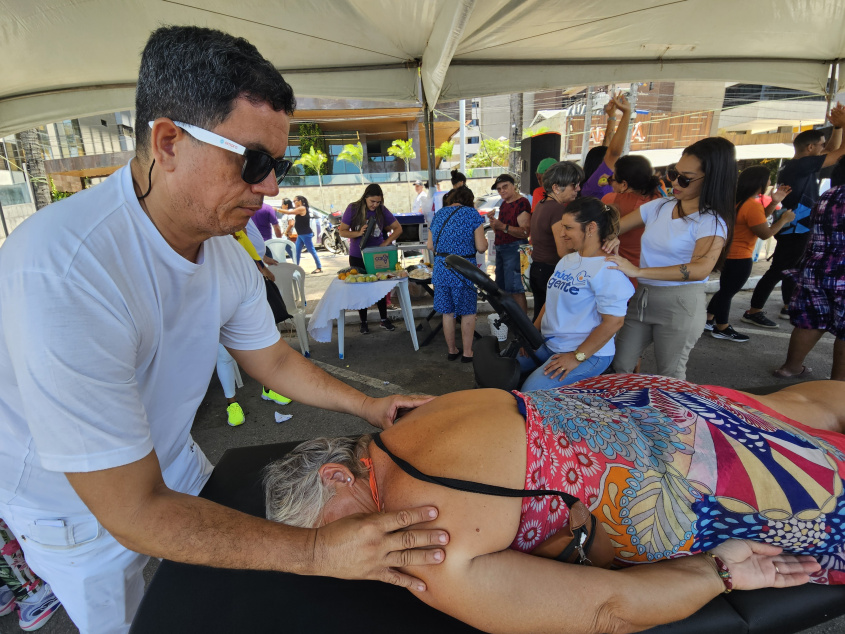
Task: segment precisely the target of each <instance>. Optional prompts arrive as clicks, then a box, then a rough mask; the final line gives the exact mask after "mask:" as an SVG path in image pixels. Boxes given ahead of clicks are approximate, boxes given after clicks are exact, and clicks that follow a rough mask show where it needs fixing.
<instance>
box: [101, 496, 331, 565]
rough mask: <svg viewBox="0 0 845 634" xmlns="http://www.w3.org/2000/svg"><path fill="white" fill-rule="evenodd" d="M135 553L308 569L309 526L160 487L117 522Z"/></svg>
mask: <svg viewBox="0 0 845 634" xmlns="http://www.w3.org/2000/svg"><path fill="white" fill-rule="evenodd" d="M106 528H108V529H109V531H110V532H111V533H112V535H113V536H114V537H115V538H116V539H117V540H118V541H119V542H120V543H121V544H123V545H124V546H126V547H127V548H129V549H131V550H134V551H136V552H140V553H144V554H146V555H151V556H153V557H161V558H164V559H170V560H172V561H179V562H183V563H188V564H197V565H203V566H212V567H214V568H235V569H250V570H276V571H282V572H294V573H297V574H312V573H313V569H312V567H311V565H312V563H313V561H314V558H313V556H312V555H313V544H314V537H315V531H313V530H310V529H305V528H296V527H292V526H286V525H284V524H277V523H275V522H271V521H269V520H265V519H261V518H258V517H253V516H251V515H247V514H245V513H241V512H239V511H235V510H233V509H230V508H227V507H225V506H221V505H219V504H215V503H214V502H210V501H208V500H204V499H202V498H198V497H194V496H191V495H185V494H182V493H176V492H174V491H170V490H167V491H164V492H162V493H159V494H156V495H155V496H153V497H152V498H151V499H149V500H148V503H147V504H145V505H144V508H143V511H141V512H139V513H137V514H136V515H135V516H134V517H132V521H131V522H128V523H127V524H125V525H123V526H120V527H108V526H106Z"/></svg>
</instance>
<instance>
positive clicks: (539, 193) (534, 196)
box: [531, 158, 557, 214]
mask: <svg viewBox="0 0 845 634" xmlns="http://www.w3.org/2000/svg"><path fill="white" fill-rule="evenodd" d="M555 163H557V159H553V158H544V159H543V160H542V161H540V164H539V165H538V166H537V182H538V183H540V184H539V185H538V186H537V187H536V188H535V189H534V191H533V192H531V213H532V214H533V213H534V210H535V209H537V205H538V204H540V201H541V200H543V199H544V198H545V197H546V189H545V188H544V187H543V174H545V173H546V170H547V169H549V168H550V167H551V166H552V165H554V164H555Z"/></svg>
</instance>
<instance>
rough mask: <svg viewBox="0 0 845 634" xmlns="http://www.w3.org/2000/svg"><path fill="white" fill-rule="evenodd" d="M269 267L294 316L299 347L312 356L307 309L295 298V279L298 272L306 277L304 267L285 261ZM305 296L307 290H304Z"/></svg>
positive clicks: (286, 305) (307, 355)
mask: <svg viewBox="0 0 845 634" xmlns="http://www.w3.org/2000/svg"><path fill="white" fill-rule="evenodd" d="M274 259H275V258H274ZM267 268H268V269H270V271H271V272H272V273H273V275H275V276H276V286H277V287H278V288H279V292H281V294H282V299H283V300H285V307H287V309H288V312H289V313H290V314H291V317H292V318H293V325H294V327H295V328H296V337H297V339H299V348H300V350H301V351H302V354H303V355H304V356H306V357H310V356H311V350H310V348H309V347H308V330H307V329H306V327H305V311H304V310H303V309H301V308H299V307H298V306H297V305H296V301H295V300H294V296H293V294H294V288H295V287H296V283H295V282H294V279H295V277H296V275H297V273H298V274H299V275H300V276H301V277H305V271H303V270H302V267H300V266H297V265H296V264H293V263H292V262H284V263H280V264H274V265H272V266H268V267H267ZM302 295H303V297H304V296H305V290H304V289H303V290H302Z"/></svg>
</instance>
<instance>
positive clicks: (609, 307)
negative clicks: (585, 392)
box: [519, 198, 634, 391]
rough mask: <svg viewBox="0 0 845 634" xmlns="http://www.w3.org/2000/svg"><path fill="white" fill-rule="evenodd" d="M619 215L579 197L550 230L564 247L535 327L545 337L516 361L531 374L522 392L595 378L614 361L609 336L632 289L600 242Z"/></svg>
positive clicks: (615, 226)
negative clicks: (529, 352) (541, 343)
mask: <svg viewBox="0 0 845 634" xmlns="http://www.w3.org/2000/svg"><path fill="white" fill-rule="evenodd" d="M618 228H619V211H618V210H617V209H616V208H615V207H611V206H609V205H605V204H604V203H602V202H601V201H600V200H598V199H596V198H578V199H576V200H574V201H572V202H571V203H569V206H568V207H567V208H566V213H564V214H563V217H562V218H561V220H560V221H559V222H558V223H556V224H555V225H554V227H553V230H556V231H558V232H559V233H560V235H559V236H556V237H558V238H560V239H561V240H562V241H563V243H564V244H565V245H566V247H567V251H570V253H569V254H567V255H565V256H564V257H563V258H562V259H561V260H560V261H559V262H558V263H557V265H556V266H555V270H554V273H552V275H551V277H550V278H549V281H548V284H547V285H546V289H547V290H546V303H545V304H544V305H543V309H542V310H541V311H540V314H539V315H538V316H537V319H536V321H535V322H534V325H535V326H536V327H537V328H538V329H539V330H540V332H541V333H542V334H543V336H544V337H545V338H546V342H545V343H544V344H543V345H542V346H541V347H540V348H539V349H538V350H536V351H535V356H536V357H537V359H538V360H539V361H540V364H541V365H540V366H539V367H538V366H537V363H536V362H535V361H534V360H533V359H532V358H531V357H530V356H528V355H527V354H524V355H522V356H520V357H519V364H520V366H521V367H522V371H523V372H531V374H530V375H529V376H528V378H527V379H526V380H525V382H524V383H523V385H522V390H523V391H531V390H542V389H549V388H554V387H560V386H562V385H569V384H570V383H574V382H575V381H580V380H581V379H586V378H589V377H592V376H597V375H599V374H601V373H602V372H604V370H605V369H607V367H608V366H609V365H610V362H611V361H612V360H613V353H614V345H613V337H614V335H615V334H616V332H617V331H618V330H619V329H620V328H621V327H622V322H623V321H624V319H625V312H626V310H627V305H628V300H629V299H630V298H631V296H632V295H633V294H634V286H633V285H632V284H631V281H630V280H629V279H628V278H627V277H625V275H623V274H622V273H621V272H619V271H616V270H614V269H615V268H616V267H615V266H613V265H612V263H610V262H607V261H606V259H605V253H604V252H603V251H602V242H604V240H605V239H606V238H608V237H609V236H611V235H614V234H615V233H617V232H618Z"/></svg>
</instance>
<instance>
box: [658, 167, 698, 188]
mask: <svg viewBox="0 0 845 634" xmlns="http://www.w3.org/2000/svg"><path fill="white" fill-rule="evenodd" d="M666 175H667V176H668V177H669V180H670V181H678V185H680V186H681V187H689V186H690V183H694V182H695V181H700V180H701V179H702V178H704V177H703V176H699V177H698V178H690V177H689V176H684V175H683V174H681V173H680V172H678V170H668V171H667V172H666Z"/></svg>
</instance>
